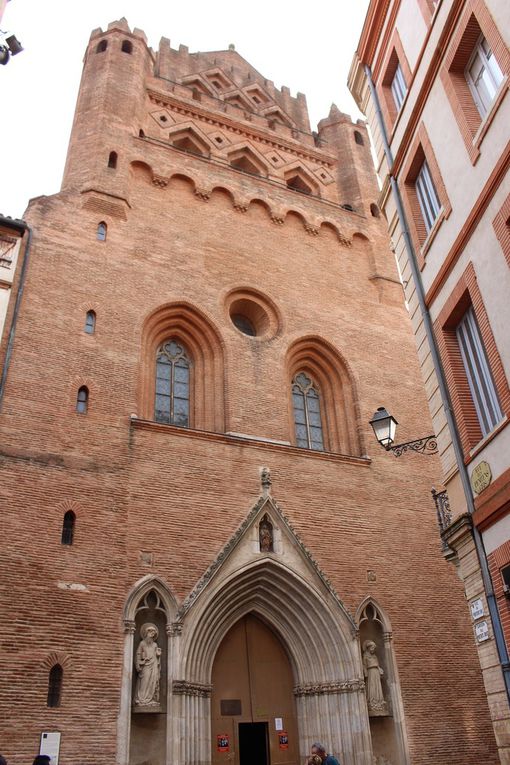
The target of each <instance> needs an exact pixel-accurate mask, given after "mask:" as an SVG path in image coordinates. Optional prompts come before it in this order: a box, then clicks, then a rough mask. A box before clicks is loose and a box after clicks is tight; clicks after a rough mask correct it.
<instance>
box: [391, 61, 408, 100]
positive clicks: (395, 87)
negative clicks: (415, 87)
mask: <svg viewBox="0 0 510 765" xmlns="http://www.w3.org/2000/svg"><path fill="white" fill-rule="evenodd" d="M390 89H391V95H392V96H393V100H394V101H395V106H396V107H397V112H399V111H400V109H401V107H402V104H403V103H404V99H405V97H406V94H407V85H406V81H405V80H404V73H403V72H402V67H401V66H400V64H397V68H396V69H395V74H394V75H393V79H392V81H391V85H390Z"/></svg>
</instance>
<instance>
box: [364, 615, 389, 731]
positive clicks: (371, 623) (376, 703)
mask: <svg viewBox="0 0 510 765" xmlns="http://www.w3.org/2000/svg"><path fill="white" fill-rule="evenodd" d="M360 642H361V656H362V663H363V675H364V678H365V692H366V698H367V707H368V714H369V716H370V717H389V716H390V715H391V703H390V689H389V681H390V678H389V673H388V669H389V668H388V667H387V664H386V650H385V642H384V629H383V625H382V622H381V619H380V617H379V614H378V612H377V609H376V608H375V606H374V605H373V604H372V603H368V604H367V606H366V607H365V609H364V611H363V614H362V617H361V619H360Z"/></svg>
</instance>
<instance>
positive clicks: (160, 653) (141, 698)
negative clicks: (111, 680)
mask: <svg viewBox="0 0 510 765" xmlns="http://www.w3.org/2000/svg"><path fill="white" fill-rule="evenodd" d="M133 649H134V650H133V662H134V667H133V686H132V710H133V713H135V714H156V713H162V712H164V711H165V708H166V687H167V682H166V677H167V636H166V614H165V610H164V607H163V604H162V603H161V600H160V597H159V595H158V594H157V592H155V591H154V590H151V591H150V592H148V593H147V595H146V596H145V597H144V598H143V599H142V600H141V601H140V603H139V605H138V607H137V609H136V617H135V634H134V646H133Z"/></svg>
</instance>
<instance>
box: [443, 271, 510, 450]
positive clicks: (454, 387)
mask: <svg viewBox="0 0 510 765" xmlns="http://www.w3.org/2000/svg"><path fill="white" fill-rule="evenodd" d="M470 306H472V307H473V311H474V313H475V316H476V321H477V324H478V328H479V330H480V335H481V338H482V341H483V344H484V348H485V353H486V355H487V361H488V364H489V367H490V370H491V372H492V376H493V379H494V385H495V387H496V390H497V392H498V397H499V401H500V404H501V409H502V410H503V413H504V414H506V416H507V417H508V416H510V389H509V387H508V381H507V379H506V375H505V370H504V368H503V364H502V362H501V358H500V356H499V352H498V349H497V347H496V343H495V341H494V335H493V334H492V329H491V326H490V324H489V319H488V316H487V312H486V310H485V306H484V304H483V300H482V295H481V292H480V289H479V287H478V284H477V281H476V273H475V269H474V266H473V264H472V263H470V264H469V266H468V267H467V269H466V271H465V272H464V274H463V275H462V277H461V279H460V280H459V282H458V283H457V285H456V286H455V288H454V289H453V290H452V292H451V294H450V296H449V298H448V300H447V301H446V303H445V305H444V307H443V309H442V311H441V312H440V314H439V316H438V318H437V319H436V321H435V322H434V330H435V334H436V337H437V340H438V346H439V350H440V353H441V358H442V361H443V365H444V370H445V374H446V380H447V383H448V388H449V391H450V395H451V399H452V405H453V410H454V414H455V419H456V421H457V427H458V429H459V435H460V439H461V443H462V447H463V450H464V458H465V460H466V462H469V451H470V450H471V449H472V448H473V447H474V446H476V444H477V443H478V442H479V441H480V439H481V438H482V432H481V429H480V424H479V421H478V417H477V414H476V409H475V405H474V402H473V399H472V396H471V392H470V389H469V383H468V379H467V376H466V372H465V370H464V364H463V362H462V357H461V353H460V348H459V344H458V341H457V336H456V333H455V329H456V327H457V325H458V324H459V322H460V320H461V319H462V317H463V315H464V314H465V313H466V311H467V310H468V308H469V307H470Z"/></svg>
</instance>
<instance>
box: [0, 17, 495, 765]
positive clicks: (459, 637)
mask: <svg viewBox="0 0 510 765" xmlns="http://www.w3.org/2000/svg"><path fill="white" fill-rule="evenodd" d="M377 196H378V190H377V186H376V182H375V176H374V173H373V168H372V163H371V158H370V148H369V140H368V136H367V133H366V130H365V127H364V125H363V124H362V123H356V124H354V123H352V121H351V119H350V118H349V117H348V116H347V115H345V114H342V113H341V112H340V111H339V110H338V109H337V108H336V107H335V106H333V107H332V108H331V111H330V114H329V116H328V117H327V118H326V119H324V120H322V121H321V122H320V124H319V126H318V132H317V133H312V132H311V130H310V125H309V120H308V114H307V107H306V100H305V97H304V96H303V95H302V94H298V95H297V97H293V96H291V94H290V92H289V90H288V89H287V88H285V87H283V88H281V90H279V89H277V88H276V87H275V86H274V84H273V83H272V82H271V81H269V80H266V79H265V78H264V77H263V76H262V75H260V74H259V73H258V72H257V71H256V70H255V69H254V68H253V67H252V66H250V65H249V64H248V63H247V62H246V61H245V60H244V59H243V58H242V56H240V55H239V54H238V53H237V52H236V51H235V50H234V49H233V47H231V49H229V50H226V51H217V52H212V53H190V52H189V51H188V49H187V48H186V47H184V46H181V47H180V48H179V50H174V49H172V48H171V46H170V42H169V40H167V39H165V38H163V39H162V40H161V43H160V46H159V50H158V51H157V52H154V51H153V50H152V49H151V48H149V47H148V45H147V41H146V38H145V35H144V34H143V32H141V31H140V30H138V29H135V30H134V31H133V32H131V31H130V29H129V27H128V25H127V23H126V21H125V20H121V21H118V22H114V23H112V24H110V25H109V27H108V29H107V31H106V32H103V31H101V30H100V29H98V30H95V31H94V32H93V33H92V36H91V39H90V43H89V46H88V48H87V52H86V55H85V63H84V70H83V78H82V83H81V87H80V92H79V96H78V103H77V108H76V116H75V120H74V125H73V129H72V135H71V140H70V145H69V151H68V158H67V164H66V168H65V173H64V179H63V184H62V190H61V191H60V193H58V194H55V195H53V196H51V197H39V198H37V199H34V200H32V201H31V203H30V205H29V208H28V211H27V215H26V220H27V222H28V223H29V225H30V227H31V229H32V232H33V241H32V246H31V260H30V264H29V265H28V266H27V268H26V269H25V274H26V281H25V282H24V284H23V285H22V286H23V289H24V297H23V302H22V307H21V311H20V312H19V314H18V313H15V312H14V310H13V307H12V306H13V305H14V302H15V301H11V308H10V314H9V315H8V318H7V324H8V326H10V328H11V330H12V332H11V337H14V344H13V346H12V354H11V353H10V352H9V353H6V349H5V348H4V349H2V353H3V356H2V362H3V364H4V367H3V368H4V379H5V381H6V383H5V388H4V396H3V400H2V402H1V410H0V433H1V443H2V447H1V459H2V467H3V478H2V495H3V496H4V498H5V503H4V508H3V510H2V513H3V520H4V523H5V531H4V535H3V539H2V545H3V552H2V563H3V567H4V581H5V582H6V584H7V586H6V587H5V589H4V590H3V593H2V595H1V596H0V598H1V604H2V613H3V614H4V618H5V624H6V625H7V627H6V630H5V633H4V634H5V640H4V649H5V650H4V659H3V666H2V668H3V676H4V681H3V683H2V688H1V689H0V707H1V714H0V720H1V722H0V734H1V740H2V742H3V744H2V745H3V747H4V751H3V754H4V755H5V756H6V757H7V759H8V761H9V765H22V763H23V764H24V763H26V762H28V761H30V758H31V757H33V756H34V754H37V752H38V751H39V750H41V751H46V750H45V747H46V746H49V744H48V743H47V742H53V743H52V744H51V745H52V746H54V747H59V753H60V763H61V765H82V763H83V762H84V758H86V760H87V763H88V765H104V764H105V763H117V764H118V765H166V764H167V763H172V765H205V763H214V765H222V764H223V763H225V765H226V763H229V764H230V763H234V765H251V763H252V762H255V759H256V761H257V763H258V765H276V763H278V764H279V765H294V763H297V762H298V761H300V760H301V759H302V758H304V757H305V756H306V755H307V754H308V753H309V751H310V746H311V744H312V742H314V741H316V740H319V741H321V740H322V741H324V743H325V745H326V746H327V747H328V750H329V751H331V752H332V753H334V754H335V755H336V756H337V757H338V758H339V759H340V761H341V763H342V765H355V764H356V765H372V763H373V762H376V763H377V764H378V765H387V764H388V763H389V764H390V765H405V764H407V763H410V762H413V764H422V765H425V764H427V765H438V763H443V762H445V763H446V762H448V763H449V765H479V763H480V762H481V761H482V759H483V761H484V762H486V763H494V762H496V759H495V754H494V751H495V749H494V742H493V740H492V733H491V726H490V722H489V717H488V711H487V709H486V708H485V707H484V700H483V699H484V696H483V694H482V692H481V680H480V677H479V675H478V674H476V673H474V672H473V669H472V668H473V667H474V665H475V662H474V647H473V646H472V642H471V641H470V640H469V635H470V630H471V626H470V623H469V619H468V615H467V612H466V609H465V605H464V602H463V590H462V586H461V584H460V582H459V581H458V580H457V579H456V577H455V575H454V574H453V573H452V567H451V566H447V565H446V564H445V562H444V559H443V557H442V554H441V549H440V544H439V540H438V535H437V529H436V525H435V517H434V512H433V507H432V505H431V500H430V489H431V487H432V486H433V485H434V484H435V483H436V481H437V476H438V475H439V474H440V468H439V465H438V463H437V462H436V461H435V458H434V457H424V456H422V455H416V454H411V455H406V456H405V457H402V458H400V459H395V458H394V456H393V455H392V454H391V453H386V452H384V451H383V450H381V449H380V448H379V447H378V445H377V444H376V443H375V442H374V441H373V436H372V435H371V433H370V432H369V431H370V428H369V425H368V421H369V419H370V417H371V415H372V413H373V412H374V410H375V409H376V408H377V406H379V405H381V404H384V405H385V406H386V407H387V408H388V409H389V410H390V411H392V412H393V413H394V414H395V415H396V416H397V418H398V420H399V421H400V422H401V423H402V426H401V427H402V432H401V434H400V435H401V440H402V441H405V440H409V439H411V438H416V437H418V436H420V435H424V434H425V433H428V432H429V430H430V427H431V426H430V422H429V419H428V409H427V404H426V399H425V395H424V392H423V390H422V387H421V383H420V380H421V377H420V372H419V367H418V362H417V359H416V352H415V348H414V341H413V335H412V332H411V327H410V322H409V318H408V313H407V311H406V309H405V307H404V304H403V300H402V292H401V286H400V283H399V280H398V277H397V273H396V269H395V263H394V258H393V255H392V253H391V251H390V248H389V242H388V239H387V236H386V234H385V226H384V224H383V222H382V221H381V219H380V217H379V209H378V207H377V203H376V199H377ZM23 278H24V279H25V277H23ZM18 287H19V285H18ZM412 308H413V307H412V306H411V309H412ZM445 666H447V667H448V671H447V673H445V671H444V667H445ZM446 677H447V679H446ZM44 736H46V737H45V738H44ZM254 758H255V759H254Z"/></svg>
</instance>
